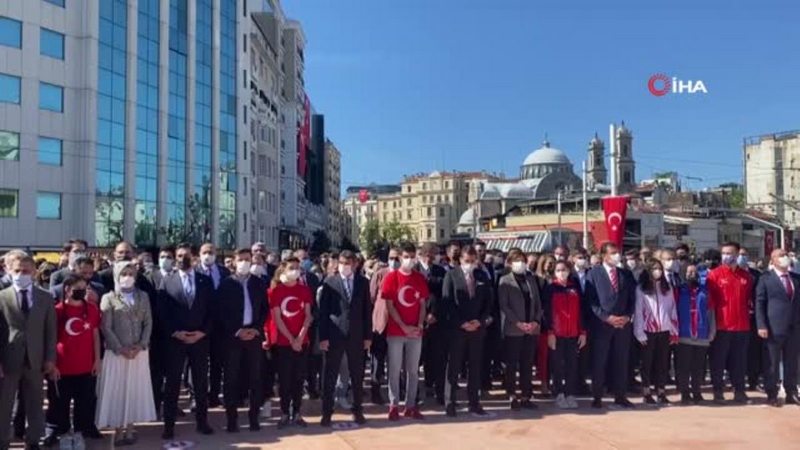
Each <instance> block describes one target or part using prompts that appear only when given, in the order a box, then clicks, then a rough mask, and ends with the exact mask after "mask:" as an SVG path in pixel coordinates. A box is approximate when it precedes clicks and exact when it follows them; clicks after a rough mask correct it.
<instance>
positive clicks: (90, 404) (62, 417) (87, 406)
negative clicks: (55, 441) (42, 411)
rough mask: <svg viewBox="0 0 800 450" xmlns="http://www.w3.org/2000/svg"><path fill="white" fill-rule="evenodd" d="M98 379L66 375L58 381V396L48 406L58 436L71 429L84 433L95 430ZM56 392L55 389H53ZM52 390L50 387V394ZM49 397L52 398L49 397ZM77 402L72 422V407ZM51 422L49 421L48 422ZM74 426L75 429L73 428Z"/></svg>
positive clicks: (54, 430) (86, 375)
mask: <svg viewBox="0 0 800 450" xmlns="http://www.w3.org/2000/svg"><path fill="white" fill-rule="evenodd" d="M96 380H97V378H95V377H93V376H92V375H91V374H84V375H65V376H62V377H61V379H60V380H58V395H55V393H54V395H53V399H54V400H55V401H54V403H51V404H48V407H47V409H48V412H49V411H50V410H51V409H52V415H51V414H48V415H49V416H50V419H52V420H53V422H52V424H53V425H55V427H54V429H53V433H54V434H55V435H57V436H60V435H62V434H65V433H68V432H69V430H70V429H71V428H74V429H75V432H78V433H82V432H88V431H91V430H92V429H93V428H94V406H95V405H94V403H95V402H94V401H93V399H94V397H95V384H96ZM53 390H55V389H53ZM49 391H50V389H49V386H48V393H49ZM48 397H50V396H49V395H48ZM73 401H74V402H75V409H74V420H70V414H69V413H70V405H71V404H72V402H73ZM48 422H49V420H48ZM73 424H74V427H73Z"/></svg>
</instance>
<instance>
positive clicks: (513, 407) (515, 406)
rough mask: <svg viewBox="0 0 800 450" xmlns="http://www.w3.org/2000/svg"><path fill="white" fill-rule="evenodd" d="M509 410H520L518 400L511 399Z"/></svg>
mask: <svg viewBox="0 0 800 450" xmlns="http://www.w3.org/2000/svg"><path fill="white" fill-rule="evenodd" d="M511 410H512V411H519V410H520V406H519V400H517V399H515V398H512V399H511Z"/></svg>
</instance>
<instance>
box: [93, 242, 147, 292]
mask: <svg viewBox="0 0 800 450" xmlns="http://www.w3.org/2000/svg"><path fill="white" fill-rule="evenodd" d="M120 261H133V246H132V245H131V244H129V243H128V242H125V241H120V242H119V243H118V244H117V245H116V246H115V247H114V261H113V262H112V264H111V267H109V268H108V269H105V270H101V271H100V272H98V273H97V276H98V277H100V282H101V283H103V287H105V289H106V292H111V291H113V290H114V264H113V263H115V262H120ZM146 281H147V280H146V279H145V278H144V276H141V275H140V276H137V277H136V288H138V289H140V290H143V291H145V292H147V285H146V284H142V282H146Z"/></svg>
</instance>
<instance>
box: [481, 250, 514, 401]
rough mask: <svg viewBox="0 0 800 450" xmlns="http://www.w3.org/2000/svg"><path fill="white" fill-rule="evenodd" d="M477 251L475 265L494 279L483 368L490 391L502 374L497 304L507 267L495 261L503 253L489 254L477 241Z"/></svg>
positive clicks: (500, 337) (487, 389)
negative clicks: (501, 279) (499, 288)
mask: <svg viewBox="0 0 800 450" xmlns="http://www.w3.org/2000/svg"><path fill="white" fill-rule="evenodd" d="M475 251H476V252H477V254H478V258H477V259H476V260H475V265H476V266H477V268H478V270H481V271H482V272H483V273H484V274H485V275H486V277H487V278H488V279H489V280H492V289H491V291H492V301H491V305H492V311H490V314H491V317H492V322H491V323H490V324H489V326H488V327H486V341H485V342H484V343H483V345H484V352H483V366H482V370H481V387H482V388H483V390H486V391H489V390H491V388H492V379H493V378H495V379H496V378H497V377H498V376H499V375H500V374H502V366H503V362H504V361H503V356H504V355H503V350H502V345H503V336H502V334H503V333H502V331H501V329H500V307H499V305H498V304H497V286H498V284H499V282H500V277H502V276H503V275H505V273H503V272H505V270H506V267H505V265H504V264H501V265H499V266H496V265H495V262H496V261H497V262H499V261H500V259H501V258H502V253H500V254H499V257H498V255H496V254H495V255H487V252H486V244H485V243H483V242H477V243H476V244H475Z"/></svg>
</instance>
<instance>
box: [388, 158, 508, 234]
mask: <svg viewBox="0 0 800 450" xmlns="http://www.w3.org/2000/svg"><path fill="white" fill-rule="evenodd" d="M502 179H503V178H502V177H501V176H498V175H494V174H490V173H487V172H438V171H437V172H433V173H431V174H417V175H412V176H408V177H406V178H405V179H404V180H403V182H402V183H401V185H400V191H399V192H395V193H390V194H382V195H378V196H377V219H378V221H379V222H380V223H381V224H384V223H390V222H393V221H397V222H400V223H401V224H405V225H408V226H410V227H411V229H412V230H413V231H414V234H415V237H416V240H417V242H418V243H425V242H439V243H444V242H447V241H448V240H449V239H450V238H451V236H452V235H454V234H456V232H457V225H458V220H459V218H460V217H461V215H462V214H463V213H464V211H466V210H467V209H468V208H469V207H470V205H471V204H472V203H473V202H474V201H475V200H477V199H478V198H479V196H480V194H481V192H482V191H483V186H484V185H485V184H486V183H492V182H498V181H501V180H502Z"/></svg>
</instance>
